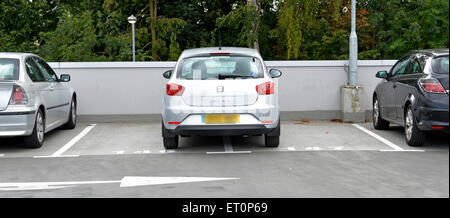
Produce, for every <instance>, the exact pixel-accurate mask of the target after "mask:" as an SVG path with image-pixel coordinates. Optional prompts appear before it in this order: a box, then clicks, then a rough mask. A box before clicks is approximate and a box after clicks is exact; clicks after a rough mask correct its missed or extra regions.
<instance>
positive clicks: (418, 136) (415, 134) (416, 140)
mask: <svg viewBox="0 0 450 218" xmlns="http://www.w3.org/2000/svg"><path fill="white" fill-rule="evenodd" d="M405 139H406V143H408V145H410V146H422V145H424V144H425V139H426V132H424V131H421V130H420V129H419V127H417V122H416V119H415V117H414V111H413V108H412V106H411V105H408V107H407V108H406V112H405Z"/></svg>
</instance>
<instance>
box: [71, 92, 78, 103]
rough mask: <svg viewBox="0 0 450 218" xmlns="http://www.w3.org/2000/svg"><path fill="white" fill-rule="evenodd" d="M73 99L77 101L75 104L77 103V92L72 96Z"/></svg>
mask: <svg viewBox="0 0 450 218" xmlns="http://www.w3.org/2000/svg"><path fill="white" fill-rule="evenodd" d="M72 99H73V100H74V101H75V103H77V93H76V92H74V93H73V94H72Z"/></svg>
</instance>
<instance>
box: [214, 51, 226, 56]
mask: <svg viewBox="0 0 450 218" xmlns="http://www.w3.org/2000/svg"><path fill="white" fill-rule="evenodd" d="M209 55H211V56H230V53H226V52H216V53H209Z"/></svg>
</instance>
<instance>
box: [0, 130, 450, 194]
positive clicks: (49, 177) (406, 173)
mask: <svg viewBox="0 0 450 218" xmlns="http://www.w3.org/2000/svg"><path fill="white" fill-rule="evenodd" d="M160 125H161V124H160V123H97V124H89V123H79V124H78V126H77V128H76V129H74V130H55V131H52V132H51V133H49V134H47V135H46V141H45V145H44V146H43V147H42V148H40V149H25V148H22V147H21V146H20V144H21V141H20V140H19V139H17V138H10V139H5V138H2V139H0V197H167V198H171V197H447V198H448V197H449V146H448V145H449V143H448V133H432V134H429V135H428V138H427V143H426V145H425V146H423V147H409V146H408V145H407V144H406V143H405V141H404V136H403V130H402V128H401V127H396V126H392V127H391V128H390V129H389V130H386V131H378V130H374V129H373V128H372V125H371V123H364V124H358V125H352V124H345V123H336V122H324V121H311V122H298V123H296V122H283V123H282V130H281V131H282V136H281V139H280V146H279V147H278V148H265V147H264V138H263V137H248V138H243V137H231V138H226V137H225V138H224V137H189V138H181V140H180V148H179V149H177V150H164V148H163V146H162V138H161V133H160V132H161V130H160ZM87 129H88V130H89V131H87ZM362 129H363V130H362ZM368 132H370V133H372V135H371V134H369V133H368ZM373 134H376V135H377V136H373ZM80 135H81V137H80ZM377 137H378V138H377ZM380 138H381V140H380ZM125 177H133V178H134V177H140V178H138V181H135V180H133V179H132V183H131V185H130V183H127V184H125V183H126V181H129V180H125ZM178 177H183V178H184V179H185V180H183V181H181V182H180V180H177V178H178ZM194 177H202V178H206V179H205V180H202V181H193V180H192V179H190V178H194ZM142 178H144V180H145V181H144V180H142ZM222 178H223V179H222ZM156 180H157V181H156ZM209 180H213V181H209ZM149 181H150V182H149ZM161 181H162V182H161ZM48 182H52V183H51V184H49V183H48ZM136 184H137V185H136ZM128 185H129V187H125V186H128ZM121 186H122V187H121Z"/></svg>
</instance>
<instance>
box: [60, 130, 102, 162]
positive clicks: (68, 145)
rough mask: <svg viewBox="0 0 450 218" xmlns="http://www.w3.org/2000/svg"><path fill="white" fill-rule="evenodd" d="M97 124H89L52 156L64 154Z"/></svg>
mask: <svg viewBox="0 0 450 218" xmlns="http://www.w3.org/2000/svg"><path fill="white" fill-rule="evenodd" d="M96 125H97V124H95V123H94V124H89V126H87V127H86V128H84V129H83V131H81V132H80V134H78V135H77V136H75V137H74V138H73V139H72V140H70V141H69V142H68V143H67V144H65V145H64V146H62V148H60V149H59V150H57V151H56V152H55V153H53V154H52V157H57V156H60V155H62V154H63V153H64V152H66V151H67V150H69V148H71V147H72V146H73V145H75V144H76V143H77V142H78V141H80V139H82V138H83V137H84V136H85V135H86V134H88V133H89V131H91V130H92V129H93V128H94V127H95V126H96Z"/></svg>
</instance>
